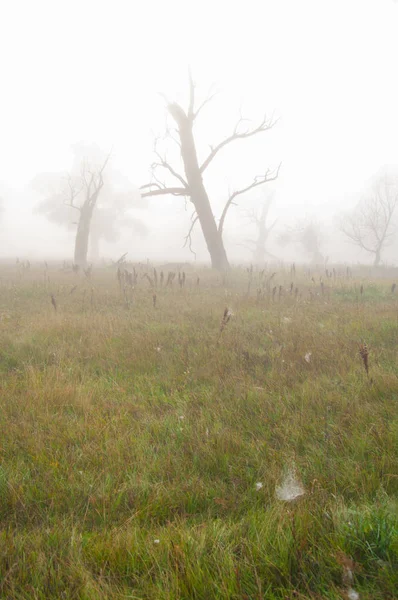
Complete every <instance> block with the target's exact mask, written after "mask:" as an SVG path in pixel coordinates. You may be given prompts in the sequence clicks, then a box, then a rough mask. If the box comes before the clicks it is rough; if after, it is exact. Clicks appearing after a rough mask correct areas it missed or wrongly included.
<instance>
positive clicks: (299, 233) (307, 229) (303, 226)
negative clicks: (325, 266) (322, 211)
mask: <svg viewBox="0 0 398 600" xmlns="http://www.w3.org/2000/svg"><path fill="white" fill-rule="evenodd" d="M278 242H279V244H280V245H281V246H287V245H288V244H291V243H294V244H296V245H299V246H300V247H301V248H302V249H303V250H304V252H305V253H306V254H307V255H309V256H310V257H311V262H312V263H314V264H316V263H323V262H324V260H325V258H324V256H323V254H322V251H321V248H322V232H321V226H320V225H319V223H317V222H316V221H313V220H308V219H305V220H304V221H298V222H297V224H296V225H295V226H294V227H288V228H286V230H285V231H283V232H282V233H281V234H280V235H279V237H278Z"/></svg>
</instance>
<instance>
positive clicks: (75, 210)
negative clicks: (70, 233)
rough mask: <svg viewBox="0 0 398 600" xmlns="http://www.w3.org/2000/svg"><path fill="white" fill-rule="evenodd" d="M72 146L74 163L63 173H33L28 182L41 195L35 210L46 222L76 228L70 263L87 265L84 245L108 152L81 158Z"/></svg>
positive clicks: (100, 190)
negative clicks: (70, 170) (33, 177)
mask: <svg viewBox="0 0 398 600" xmlns="http://www.w3.org/2000/svg"><path fill="white" fill-rule="evenodd" d="M81 150H82V148H80V147H78V146H76V147H75V166H74V169H72V172H71V173H69V174H68V175H66V176H62V175H60V174H59V173H58V174H57V173H54V174H42V175H38V176H36V178H35V179H34V181H33V182H32V185H33V187H34V189H36V190H37V191H38V192H39V193H41V194H45V195H46V198H45V199H44V200H42V201H41V202H40V203H39V205H38V207H37V208H36V210H35V212H36V213H39V214H45V215H46V216H47V217H48V218H49V220H50V221H53V222H56V223H65V224H67V225H68V226H69V227H76V226H77V229H76V236H75V250H74V262H75V264H76V265H78V266H81V267H85V266H86V265H87V255H88V245H89V237H90V230H91V225H92V219H93V215H94V212H95V210H96V207H97V204H98V200H99V197H100V195H101V194H102V193H103V188H104V184H105V181H104V172H105V169H106V167H107V165H108V162H109V158H110V154H108V155H107V156H105V157H104V155H103V154H102V153H101V156H100V157H99V156H97V157H96V160H94V159H92V160H90V161H89V160H88V159H84V160H82V159H81V158H80V157H79V152H80V151H81Z"/></svg>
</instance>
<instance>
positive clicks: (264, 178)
mask: <svg viewBox="0 0 398 600" xmlns="http://www.w3.org/2000/svg"><path fill="white" fill-rule="evenodd" d="M189 84H190V85H189V106H188V110H187V111H185V110H184V109H183V108H182V107H181V106H180V105H179V104H177V103H176V102H168V101H167V110H168V113H169V114H170V116H171V117H172V119H173V120H174V122H175V123H176V125H177V134H178V138H177V139H176V140H174V141H176V143H177V144H178V146H179V148H180V152H181V158H182V162H183V166H184V175H181V173H179V172H178V171H177V170H176V169H175V168H174V167H173V166H172V165H171V164H170V163H169V162H168V161H167V159H166V157H165V156H162V155H161V154H160V153H159V152H158V151H157V147H156V143H155V154H156V157H157V161H156V162H154V163H153V165H152V180H151V182H150V183H147V184H145V185H143V186H142V187H141V190H142V196H143V197H145V196H160V195H165V194H171V195H173V196H182V197H185V198H190V200H191V202H192V203H193V205H194V209H195V212H194V214H193V217H192V223H191V227H190V230H189V233H188V236H187V240H189V241H190V236H191V233H192V229H193V227H194V225H195V223H196V222H197V221H199V223H200V226H201V228H202V232H203V235H204V238H205V241H206V245H207V249H208V251H209V254H210V258H211V263H212V266H213V267H214V268H216V269H218V270H225V269H226V268H228V266H229V264H228V258H227V254H226V251H225V247H224V243H223V237H222V234H223V229H224V223H225V219H226V216H227V212H228V210H229V208H230V207H231V205H232V204H233V203H234V201H235V199H236V198H237V197H238V196H239V195H241V194H244V193H246V192H248V191H249V190H251V189H253V188H255V187H257V186H260V185H263V184H264V183H266V182H268V181H272V180H274V179H276V177H277V176H278V171H279V168H278V169H276V170H275V171H273V172H271V171H270V170H269V169H267V170H266V171H265V173H264V174H263V175H259V176H257V177H255V178H254V179H253V181H252V182H251V183H250V184H249V185H247V186H246V187H245V188H242V189H240V190H236V191H234V192H232V193H231V194H230V196H229V198H228V199H227V201H226V203H225V206H224V209H223V211H222V213H221V217H220V221H219V224H218V226H217V223H216V220H215V217H214V214H213V211H212V207H211V203H210V199H209V196H208V193H207V190H206V187H205V184H204V182H203V175H204V173H205V171H206V169H207V168H208V166H209V165H210V163H211V162H212V161H213V160H214V158H215V157H216V156H217V154H218V153H219V152H220V150H222V149H223V148H225V147H226V146H227V145H229V144H231V143H232V142H235V141H237V140H243V139H247V138H250V137H253V136H254V135H257V134H258V133H261V132H264V131H268V130H270V129H271V128H272V127H273V126H274V124H275V121H274V120H272V119H268V118H267V117H264V119H263V120H262V121H261V123H260V124H259V125H257V126H255V127H252V128H251V127H245V125H244V123H245V120H244V119H242V118H240V119H239V121H238V123H237V124H236V126H235V128H234V130H233V132H232V133H231V135H230V136H228V137H227V138H225V139H224V140H222V141H221V142H219V143H218V144H217V145H215V146H210V152H209V154H208V156H207V157H206V158H205V160H204V161H203V162H202V163H201V164H200V162H199V159H198V154H197V148H196V143H195V138H194V133H193V127H194V124H195V123H196V120H197V117H198V115H199V113H200V112H201V110H202V109H203V108H204V106H205V105H206V104H208V103H209V102H210V101H211V100H212V98H213V96H214V94H213V95H211V96H209V97H207V98H206V99H205V100H204V102H202V103H201V104H200V105H199V106H198V107H197V108H196V107H195V85H194V83H193V80H192V77H191V75H190V78H189ZM173 139H174V138H173ZM161 171H164V172H165V173H167V174H168V175H169V176H171V177H172V178H173V183H171V184H167V183H165V182H164V181H163V180H162V179H160V177H159V173H160V172H161ZM176 182H178V184H177V185H176Z"/></svg>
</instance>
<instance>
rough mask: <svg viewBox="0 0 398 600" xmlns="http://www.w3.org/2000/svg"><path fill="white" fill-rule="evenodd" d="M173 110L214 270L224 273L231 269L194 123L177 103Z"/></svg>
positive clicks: (193, 200) (189, 179)
mask: <svg viewBox="0 0 398 600" xmlns="http://www.w3.org/2000/svg"><path fill="white" fill-rule="evenodd" d="M169 110H170V113H171V115H172V117H173V118H174V120H175V121H176V123H177V125H178V130H179V135H180V140H181V156H182V160H183V162H184V169H185V174H186V177H187V182H188V185H189V189H190V195H191V202H192V203H193V205H194V206H195V209H196V212H197V215H198V218H199V222H200V226H201V228H202V231H203V235H204V238H205V241H206V245H207V249H208V251H209V254H210V258H211V264H212V267H213V268H215V269H218V270H219V271H223V270H225V269H228V267H229V263H228V258H227V253H226V251H225V248H224V243H223V240H222V235H221V233H220V232H219V231H218V228H217V224H216V220H215V218H214V215H213V211H212V210H211V205H210V200H209V197H208V195H207V192H206V189H205V187H204V185H203V179H202V173H201V171H200V167H199V163H198V157H197V154H196V147H195V140H194V137H193V131H192V125H193V121H192V119H190V118H189V117H188V116H187V115H186V114H185V113H184V111H183V110H182V109H181V108H180V107H179V106H178V105H176V104H173V105H171V106H170V107H169Z"/></svg>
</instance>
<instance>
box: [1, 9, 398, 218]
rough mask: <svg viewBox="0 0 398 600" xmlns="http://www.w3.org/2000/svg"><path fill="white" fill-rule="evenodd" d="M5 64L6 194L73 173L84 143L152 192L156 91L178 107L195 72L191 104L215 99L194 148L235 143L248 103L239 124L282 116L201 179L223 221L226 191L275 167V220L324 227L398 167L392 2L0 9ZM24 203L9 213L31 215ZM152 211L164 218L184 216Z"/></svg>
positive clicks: (160, 111)
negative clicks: (314, 216)
mask: <svg viewBox="0 0 398 600" xmlns="http://www.w3.org/2000/svg"><path fill="white" fill-rule="evenodd" d="M0 57H1V59H0V61H1V70H0V73H1V83H2V85H1V92H0V93H1V95H0V165H1V169H0V182H2V183H3V184H4V185H6V186H11V187H15V188H18V189H19V190H21V189H23V188H24V187H25V186H27V185H28V184H29V181H30V180H31V179H32V178H33V176H34V175H35V174H36V173H40V172H46V171H61V170H67V169H68V168H69V166H70V162H71V152H70V146H71V144H73V143H74V142H76V141H80V140H85V141H87V142H97V143H98V144H99V145H100V146H101V147H103V148H104V149H105V150H106V149H107V148H110V147H111V146H112V145H113V147H114V159H113V160H114V165H115V167H117V168H119V169H120V170H121V171H122V172H123V173H124V174H125V175H127V176H128V177H129V178H130V180H131V181H132V182H134V183H136V184H138V185H140V184H142V183H145V181H146V180H147V178H148V175H147V169H148V165H149V164H150V162H151V160H152V155H151V148H152V133H151V132H160V131H161V129H162V126H163V123H164V116H165V110H164V107H163V104H164V102H163V100H162V98H161V97H160V96H159V94H158V92H164V93H165V94H166V95H167V96H168V97H170V98H172V99H177V100H179V101H181V102H184V101H185V99H186V91H187V90H186V88H187V67H188V64H190V65H191V67H192V71H193V74H194V78H195V80H196V82H197V84H198V95H199V96H202V97H203V96H204V95H205V94H206V92H207V90H208V88H209V87H210V85H211V84H212V83H213V82H215V83H216V85H217V88H218V89H220V90H221V92H222V93H221V94H220V96H219V97H218V99H217V101H215V102H214V104H213V105H209V106H208V108H206V112H205V111H204V112H203V114H202V116H201V121H200V123H202V124H203V129H201V127H200V123H198V125H197V131H198V134H199V138H200V140H203V141H206V143H208V144H210V143H214V142H217V141H218V140H219V139H220V136H222V135H224V134H225V133H228V132H229V131H230V129H231V128H232V127H233V125H234V121H235V118H236V114H237V112H238V109H239V106H240V104H241V103H243V112H244V115H245V116H246V115H247V116H250V117H253V118H261V116H262V115H263V113H264V111H267V112H268V113H272V112H273V111H274V112H275V114H276V115H277V116H280V121H279V123H278V125H277V127H276V129H275V130H274V131H273V132H272V133H267V134H264V135H263V137H261V138H258V139H257V140H255V141H253V143H252V142H251V141H244V142H242V143H241V144H240V145H239V143H237V145H236V147H234V148H231V151H230V152H228V153H226V155H225V156H224V157H221V156H220V161H219V162H218V163H217V164H218V167H219V170H217V166H216V163H214V166H213V167H212V169H211V170H210V169H209V178H210V183H211V185H213V189H214V190H215V193H216V195H217V201H216V203H215V207H216V208H217V206H221V204H222V195H223V194H224V195H226V194H227V190H228V185H229V186H240V185H246V184H247V182H248V181H250V180H251V177H252V176H253V175H255V174H257V173H258V172H259V171H261V168H263V167H264V166H275V165H277V164H278V163H279V162H280V161H282V171H281V176H280V180H279V182H278V184H277V186H276V187H277V191H278V210H277V212H278V211H279V214H282V216H283V214H286V215H289V214H291V213H292V212H293V213H294V214H300V213H301V212H302V211H305V212H308V213H310V212H311V211H313V210H315V211H318V212H319V211H321V212H322V214H324V215H328V216H331V215H333V214H334V213H335V212H337V211H338V210H341V208H346V206H347V203H348V204H349V203H350V202H351V203H352V202H353V200H352V198H353V196H354V194H355V193H356V192H357V191H358V190H359V189H360V188H361V187H362V186H363V185H364V183H365V182H366V180H367V179H368V178H369V177H370V176H371V175H373V173H374V172H375V171H377V170H378V169H379V168H380V167H381V166H382V165H384V164H394V163H396V162H397V141H398V84H397V81H398V66H397V63H398V61H397V59H398V4H397V3H396V2H394V1H393V0H262V1H260V0H246V1H245V2H243V1H242V0H240V1H237V0H229V1H225V0H212V1H209V0H200V1H196V2H193V1H191V0H183V1H180V0H168V1H167V2H165V1H164V0H146V1H145V0H0ZM204 152H206V146H204ZM260 167H261V168H260ZM18 197H19V198H20V199H19V200H14V203H15V202H18V205H15V204H14V206H13V211H16V210H18V211H21V210H23V207H24V202H25V201H26V205H28V204H29V199H28V192H27V191H26V192H24V195H23V196H21V195H19V196H18ZM24 198H25V200H24ZM218 198H220V199H219V200H218ZM242 201H243V199H242ZM156 202H157V203H159V204H157V206H158V207H159V214H160V215H162V214H163V215H165V214H166V213H167V211H173V210H174V209H175V210H176V212H177V213H178V211H180V210H182V207H181V204H179V203H180V202H181V201H180V200H179V199H175V198H173V199H170V200H163V199H159V200H157V201H156ZM161 203H162V204H161ZM162 206H163V210H162ZM173 207H174V208H173ZM29 218H30V215H29V214H27V215H26V219H27V222H28V220H29ZM226 228H228V224H226Z"/></svg>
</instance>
